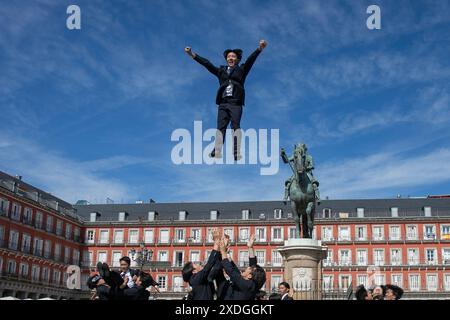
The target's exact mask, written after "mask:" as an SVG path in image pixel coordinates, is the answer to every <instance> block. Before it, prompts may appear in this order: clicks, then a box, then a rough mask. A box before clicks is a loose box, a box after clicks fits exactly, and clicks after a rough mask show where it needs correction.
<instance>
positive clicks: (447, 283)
mask: <svg viewBox="0 0 450 320" xmlns="http://www.w3.org/2000/svg"><path fill="white" fill-rule="evenodd" d="M444 290H445V291H450V274H444Z"/></svg>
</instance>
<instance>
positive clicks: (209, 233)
mask: <svg viewBox="0 0 450 320" xmlns="http://www.w3.org/2000/svg"><path fill="white" fill-rule="evenodd" d="M212 232H213V228H208V230H207V231H206V241H207V242H209V243H213V235H212Z"/></svg>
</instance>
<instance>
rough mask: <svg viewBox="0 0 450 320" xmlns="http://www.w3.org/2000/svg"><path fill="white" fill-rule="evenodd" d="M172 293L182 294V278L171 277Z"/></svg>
mask: <svg viewBox="0 0 450 320" xmlns="http://www.w3.org/2000/svg"><path fill="white" fill-rule="evenodd" d="M173 291H174V292H182V291H183V278H182V277H180V276H174V277H173Z"/></svg>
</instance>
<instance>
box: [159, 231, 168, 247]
mask: <svg viewBox="0 0 450 320" xmlns="http://www.w3.org/2000/svg"><path fill="white" fill-rule="evenodd" d="M163 232H167V241H163V240H165V239H163V237H162V236H161V235H162V233H163ZM158 235H159V238H158V243H160V244H169V243H170V229H167V228H162V229H159V232H158Z"/></svg>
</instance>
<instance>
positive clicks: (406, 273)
mask: <svg viewBox="0 0 450 320" xmlns="http://www.w3.org/2000/svg"><path fill="white" fill-rule="evenodd" d="M1 180H2V181H1V185H0V201H2V203H1V207H0V243H1V244H2V245H1V246H0V259H1V260H0V272H1V275H2V278H1V279H2V280H1V282H0V291H2V292H0V293H1V294H2V295H7V294H16V295H22V296H27V295H30V296H31V297H35V296H36V295H37V296H42V295H45V294H46V293H42V292H40V291H39V292H35V291H36V290H34V289H33V288H34V287H33V285H34V284H39V285H45V286H44V287H48V288H49V289H48V292H53V293H51V294H50V293H49V294H47V295H49V296H50V295H51V296H55V297H67V298H80V297H81V294H82V293H83V292H74V291H73V290H68V289H64V287H65V277H67V275H65V272H64V270H65V268H66V266H67V265H68V264H74V265H79V266H80V268H81V271H82V279H81V282H82V285H83V289H86V287H85V286H84V283H85V281H86V277H87V274H88V271H89V269H90V268H92V267H93V266H94V265H95V263H96V262H97V261H104V262H107V263H108V264H109V265H110V266H111V267H113V268H117V267H118V265H119V259H120V257H122V256H123V255H130V256H132V255H131V253H130V251H131V250H132V249H136V250H139V247H140V245H143V246H145V248H147V249H149V250H150V251H151V253H152V254H151V258H150V262H149V263H147V264H145V265H144V266H143V268H144V270H146V271H150V272H151V273H152V275H153V276H154V278H155V279H156V281H158V282H159V283H160V287H161V290H162V291H163V292H164V293H163V296H165V297H166V298H171V297H172V298H179V297H181V296H182V295H183V292H185V291H186V289H187V288H186V284H185V283H183V281H182V279H181V268H182V266H183V264H184V263H185V262H187V261H198V262H202V261H205V260H206V259H207V257H208V254H209V251H210V250H211V249H212V241H211V240H212V239H211V237H210V230H211V229H212V228H219V229H221V230H223V232H224V233H227V234H229V235H230V238H231V239H232V254H233V258H234V260H235V261H236V262H237V264H238V265H241V266H245V264H246V262H247V261H248V253H247V251H246V240H247V238H248V236H249V235H250V234H252V233H254V234H255V235H256V239H257V243H256V245H255V250H256V255H257V259H258V263H259V264H260V265H262V266H264V268H265V269H266V272H267V282H266V284H265V288H264V289H265V290H266V291H272V290H273V289H275V288H276V287H277V284H278V283H279V282H281V281H282V280H283V266H282V265H283V262H282V259H281V256H280V254H279V253H278V252H277V247H279V246H280V245H283V242H284V241H285V240H287V239H289V238H290V237H293V236H294V225H293V220H292V211H291V209H290V207H289V205H288V204H284V203H283V202H282V201H256V202H216V203H136V204H100V205H77V206H74V207H72V206H71V205H70V204H68V203H65V202H64V201H62V200H59V199H57V198H54V197H52V196H50V195H48V194H45V193H43V192H42V191H40V190H38V189H35V188H33V187H31V186H29V185H27V184H25V183H23V182H21V181H20V180H18V179H15V178H12V177H10V176H7V175H3V176H2V179H1ZM14 182H15V183H16V184H15V185H14ZM36 194H39V195H40V197H39V198H38V197H37V195H36ZM30 212H31V220H30V219H29V217H30ZM50 217H51V218H50ZM49 220H50V221H51V223H50V222H48V221H49ZM315 223H316V227H315V231H314V237H316V238H317V239H319V240H322V243H323V244H324V245H326V246H328V257H327V259H326V260H324V261H323V272H322V274H323V276H322V287H323V290H324V291H336V290H342V291H345V290H347V288H348V287H349V286H350V285H352V286H353V287H355V286H356V285H358V284H365V285H370V284H372V283H379V284H380V283H381V284H382V283H397V284H398V285H400V286H401V287H403V288H404V289H405V291H406V294H405V298H408V297H410V298H414V297H421V298H427V297H440V298H448V297H450V270H449V266H450V199H448V198H421V199H410V198H407V199H379V200H326V201H323V202H322V203H321V205H320V206H319V207H318V208H317V214H316V221H315ZM47 226H48V228H47ZM16 234H17V235H16ZM41 242H42V244H41ZM46 243H47V245H46ZM58 248H60V249H58ZM66 253H67V254H66ZM135 263H136V262H133V264H135ZM25 265H28V272H27V271H26V269H27V267H25ZM136 267H139V268H140V267H141V266H140V265H139V266H136ZM44 270H48V271H45V272H44ZM38 274H39V275H38ZM5 283H8V284H9V286H5ZM14 284H20V285H22V289H20V288H16V289H14V288H15V287H14ZM23 286H29V287H27V288H28V289H26V290H25V289H24V288H23ZM14 290H15V291H14ZM21 290H22V291H21ZM33 290H34V291H33ZM24 292H25V293H24ZM27 292H29V293H27ZM85 293H86V292H84V294H85ZM70 294H72V295H70ZM84 297H86V295H85V296H84Z"/></svg>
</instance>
